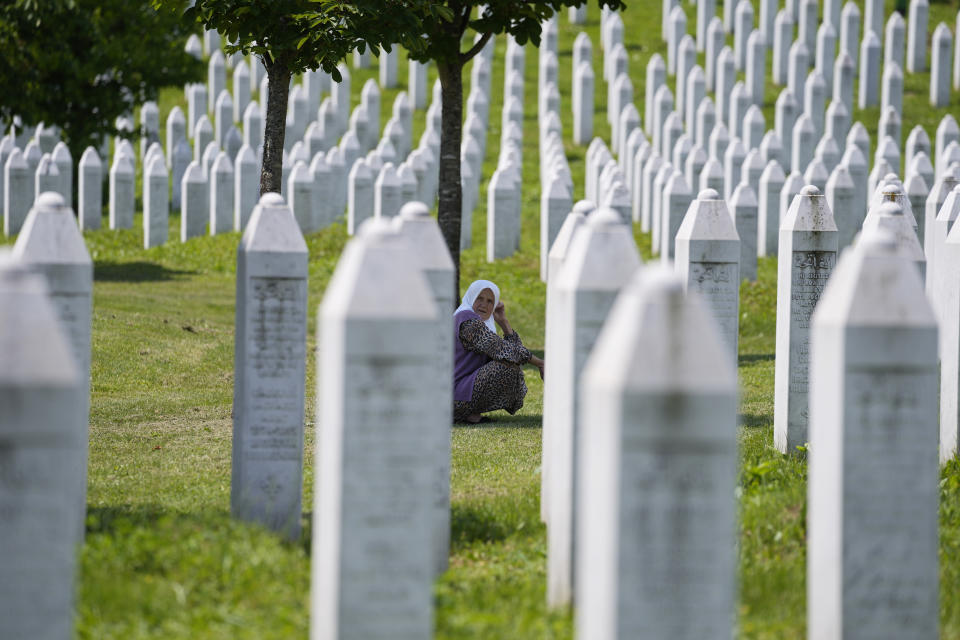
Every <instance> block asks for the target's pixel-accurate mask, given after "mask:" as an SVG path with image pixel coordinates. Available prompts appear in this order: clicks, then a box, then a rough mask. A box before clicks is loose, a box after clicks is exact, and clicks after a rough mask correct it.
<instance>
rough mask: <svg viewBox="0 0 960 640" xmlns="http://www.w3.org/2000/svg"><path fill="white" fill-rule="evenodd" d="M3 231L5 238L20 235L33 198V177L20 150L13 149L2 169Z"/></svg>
mask: <svg viewBox="0 0 960 640" xmlns="http://www.w3.org/2000/svg"><path fill="white" fill-rule="evenodd" d="M3 172H4V193H3V231H4V233H5V234H6V235H7V236H12V235H16V234H18V233H20V227H22V226H23V221H24V220H25V219H26V217H27V213H28V212H29V211H30V203H31V202H32V201H33V196H34V177H33V175H32V174H31V173H30V168H29V166H27V161H26V159H25V158H24V157H23V153H22V152H21V151H20V149H18V148H16V147H14V148H13V150H12V151H11V152H10V155H9V156H8V157H7V162H6V164H5V165H4V168H3Z"/></svg>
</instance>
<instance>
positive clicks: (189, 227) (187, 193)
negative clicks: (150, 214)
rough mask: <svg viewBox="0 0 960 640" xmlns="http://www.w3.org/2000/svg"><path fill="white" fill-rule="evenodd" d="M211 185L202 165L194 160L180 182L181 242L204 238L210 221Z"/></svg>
mask: <svg viewBox="0 0 960 640" xmlns="http://www.w3.org/2000/svg"><path fill="white" fill-rule="evenodd" d="M209 185H210V183H209V182H208V180H207V177H206V176H205V175H204V173H203V168H202V167H201V166H200V163H199V162H197V161H196V160H194V161H193V162H191V163H190V165H189V166H188V167H187V170H186V171H184V172H183V179H182V180H181V181H180V192H181V195H182V202H181V206H180V242H186V241H187V240H189V239H190V238H195V237H197V236H202V235H204V233H205V232H206V230H207V222H208V221H209V220H210V204H209V203H210V186H209Z"/></svg>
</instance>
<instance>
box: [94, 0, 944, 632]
mask: <svg viewBox="0 0 960 640" xmlns="http://www.w3.org/2000/svg"><path fill="white" fill-rule="evenodd" d="M629 5H630V7H629V9H628V11H626V12H625V13H624V14H623V18H624V21H625V24H626V28H625V33H626V41H627V42H626V43H627V48H628V54H629V72H630V75H631V77H632V80H633V84H634V100H635V102H636V103H637V104H638V105H642V96H643V91H644V83H645V65H646V63H647V61H648V60H649V57H650V56H651V55H652V54H653V53H654V52H659V53H661V55H664V56H665V54H666V51H665V50H666V45H665V44H664V43H663V42H662V41H661V39H660V33H659V28H660V21H659V15H660V2H659V1H656V0H644V1H643V2H630V3H629ZM683 7H684V9H685V10H686V11H687V14H688V19H689V31H690V32H691V33H692V32H694V29H695V20H696V18H695V11H694V10H693V6H692V5H689V4H687V3H684V4H683ZM892 8H893V4H892V2H887V11H890V10H892ZM955 10H956V6H955V5H946V4H940V3H934V4H933V5H932V7H931V10H930V13H931V17H930V32H931V33H932V31H933V28H934V27H935V26H936V24H937V23H938V22H939V21H941V20H944V21H947V22H948V23H949V24H951V26H952V25H953V20H952V18H951V16H950V14H951V12H954V11H955ZM721 12H722V7H718V15H722V14H721ZM757 15H759V13H758V14H757ZM589 17H590V20H589V22H588V24H587V25H585V27H584V28H585V29H586V31H587V32H588V33H589V34H590V36H591V39H592V41H593V47H594V49H593V64H594V67H595V70H596V77H597V78H598V84H597V91H596V112H595V125H594V131H595V133H596V135H598V136H603V137H605V138H609V126H608V125H607V122H606V100H605V98H606V86H605V84H604V83H603V82H602V81H601V80H600V79H601V78H602V74H601V73H600V64H601V61H602V52H601V50H600V40H599V12H598V11H597V9H596V7H595V6H594V7H591V9H590V14H589ZM559 24H560V39H559V62H560V73H559V81H560V93H561V96H562V97H563V102H562V109H563V118H564V121H565V131H564V134H565V141H566V151H567V155H568V158H569V161H570V167H571V171H572V173H573V178H574V181H575V183H576V185H577V193H576V194H575V197H577V198H580V197H582V188H583V187H582V185H583V172H584V166H583V158H584V153H585V148H584V147H578V146H575V145H574V144H573V143H572V141H571V139H570V136H571V135H572V129H571V125H570V114H569V108H570V104H569V96H570V95H571V87H570V84H571V73H570V71H571V69H570V66H571V56H572V43H573V38H574V37H575V35H576V33H577V32H578V30H579V28H574V27H572V26H571V25H569V24H568V23H567V19H566V15H565V14H564V15H563V16H562V17H561V18H560V20H559ZM505 44H506V43H505V39H504V38H502V37H501V38H498V39H497V41H496V52H497V55H496V57H495V62H494V65H493V69H492V78H491V87H492V89H493V91H492V95H491V104H490V113H491V117H490V123H489V130H488V139H487V155H486V161H485V163H484V169H483V175H484V179H485V180H486V179H489V177H490V176H491V175H492V173H493V171H494V168H495V166H496V157H497V154H498V152H499V137H500V110H501V107H502V87H503V80H504V75H503V54H504V50H505ZM701 63H702V59H701ZM401 69H402V71H401V75H400V77H401V78H402V79H403V80H404V81H405V78H406V75H405V67H404V66H401ZM536 73H537V51H536V50H535V49H533V48H532V47H528V49H527V55H526V77H527V81H528V84H527V91H526V95H525V98H526V104H525V123H524V141H523V150H524V158H523V159H524V163H523V184H524V185H525V186H526V188H525V190H524V193H523V219H522V239H521V251H520V252H519V253H518V254H517V255H515V256H513V257H511V258H508V259H506V260H502V261H499V262H498V263H496V264H487V263H486V255H485V237H486V235H485V234H486V215H485V209H486V207H485V203H486V191H485V189H486V184H485V182H484V183H483V186H482V187H481V192H480V199H479V204H478V208H477V210H476V212H475V213H474V216H473V238H474V246H473V248H472V249H469V250H467V251H466V252H465V253H464V254H463V262H462V264H463V271H462V278H461V290H462V289H463V288H464V287H465V286H466V284H468V283H469V282H470V281H471V280H473V279H475V278H479V277H484V278H489V279H491V280H494V281H495V282H497V283H498V284H499V285H500V287H501V290H502V291H503V299H504V301H505V303H506V305H507V307H508V311H509V314H510V317H511V321H512V324H513V325H514V326H515V327H516V328H517V330H518V331H519V332H520V334H521V335H522V336H523V338H524V341H525V342H526V343H527V344H528V345H529V346H530V347H532V348H533V349H535V350H542V348H543V324H544V322H543V317H544V286H543V284H542V283H541V282H540V280H539V277H538V271H539V253H538V252H539V246H538V229H539V195H540V194H539V189H538V187H537V185H538V182H539V180H538V168H537V163H538V148H537V146H538V145H537V131H538V128H537V109H536ZM351 74H352V95H353V99H354V103H356V102H357V101H358V100H359V95H360V91H361V88H362V86H363V83H364V81H365V80H367V79H369V78H375V77H376V68H375V67H374V68H371V69H368V70H354V69H351ZM230 75H231V74H228V86H229V85H230V83H231V82H232V79H231V77H230ZM435 77H436V73H435V69H434V68H433V67H431V69H430V80H431V82H432V80H433V79H434V78H435ZM464 80H465V85H466V90H469V74H465V78H464ZM670 81H671V83H672V79H671V80H670ZM928 82H929V76H928V74H919V75H913V74H907V76H906V87H905V95H904V107H905V117H904V122H903V132H904V135H906V134H907V133H908V132H909V130H910V128H911V127H912V126H913V125H914V124H917V123H920V124H923V125H924V126H925V127H926V129H927V131H928V133H929V134H930V135H931V138H932V137H933V134H934V131H935V128H936V123H937V122H938V121H939V119H940V117H942V115H943V114H944V113H945V112H946V111H947V110H945V109H941V110H934V109H931V108H929V107H928V106H927V87H928ZM777 92H778V88H775V87H774V86H773V84H772V82H771V81H770V80H769V79H768V83H767V104H766V105H765V106H764V115H765V117H766V119H767V123H768V124H772V123H773V103H774V100H775V98H776V95H777ZM396 94H397V90H386V91H383V92H382V96H381V124H385V123H386V121H387V119H388V118H389V117H390V109H391V106H392V103H393V99H394V97H395V96H396ZM957 98H958V97H957V96H956V95H954V100H955V101H956V100H957ZM464 99H465V100H466V94H465V96H464ZM214 100H215V96H212V97H211V103H212V102H213V101H214ZM175 104H179V105H180V106H181V108H183V109H184V111H185V112H186V104H185V101H184V98H183V93H182V91H179V90H176V89H170V90H165V91H163V92H162V93H161V96H160V100H159V105H160V116H161V138H163V137H164V135H165V128H164V127H163V126H162V125H163V123H164V122H165V119H166V116H167V114H168V113H169V111H170V109H171V108H172V107H173V106H174V105H175ZM951 109H952V110H953V111H954V112H956V107H952V108H951ZM641 112H642V109H641ZM877 116H878V112H877V110H876V109H874V110H867V111H864V112H855V113H854V119H855V120H857V119H859V120H862V121H863V122H864V124H866V125H867V128H868V130H870V131H871V133H872V134H875V131H876V119H877ZM423 117H424V113H423V112H422V111H418V112H416V113H415V119H414V122H415V131H414V138H413V139H414V143H415V144H416V141H417V140H418V139H419V136H420V133H421V132H422V130H423V126H424V123H423ZM874 145H875V143H874ZM138 180H139V175H138ZM138 185H139V182H138ZM139 195H140V191H139V187H138V207H139ZM140 229H141V219H140V217H139V215H138V216H137V218H136V221H135V226H134V230H131V231H121V232H112V231H108V230H101V231H97V232H87V233H86V234H85V238H86V240H87V244H88V247H89V249H90V252H91V255H92V256H93V259H94V261H95V279H96V282H95V287H94V324H93V332H94V333H93V365H92V366H93V369H92V376H93V385H92V394H93V397H92V405H91V419H90V442H91V448H90V469H89V494H88V512H89V517H88V523H87V524H88V527H87V541H86V545H85V546H84V548H83V550H82V555H81V566H80V573H79V578H78V603H77V635H78V637H80V638H96V639H100V638H125V639H126V638H160V637H163V638H223V637H230V638H257V639H261V638H262V639H268V638H289V637H303V636H304V635H305V634H306V632H307V629H308V626H309V562H310V558H309V554H310V545H309V540H310V521H309V518H308V517H307V515H306V514H305V516H304V522H303V523H304V532H303V535H302V537H301V539H300V540H299V541H297V542H295V543H284V542H281V541H280V540H279V539H278V538H277V537H276V536H274V535H272V534H270V533H268V532H266V531H264V530H261V529H259V528H257V527H254V526H249V525H244V524H240V523H237V522H233V521H232V520H231V519H230V518H229V488H230V437H231V419H230V411H231V402H232V393H233V379H232V377H233V376H232V371H233V321H234V308H233V307H234V287H235V283H234V268H235V260H236V245H237V242H238V240H239V234H236V233H229V234H223V235H220V236H217V237H212V238H211V237H203V238H195V239H192V240H191V241H190V242H188V243H186V244H181V243H180V242H179V241H178V238H179V233H178V229H179V218H178V216H176V215H173V216H171V219H170V230H171V234H170V238H171V240H170V242H169V243H168V244H167V245H165V246H163V247H157V248H154V249H150V250H144V249H142V235H141V231H140ZM636 237H637V241H638V244H639V246H640V248H641V253H642V254H643V255H644V257H645V259H649V258H650V242H649V238H648V237H647V236H642V235H641V234H640V233H639V231H637V232H636ZM346 240H347V237H346V232H345V228H344V225H343V224H342V223H340V224H336V225H334V226H333V227H331V228H329V229H327V230H325V231H323V232H320V233H317V234H313V235H311V236H310V237H308V238H307V242H308V246H309V250H310V279H309V300H308V304H309V309H310V313H309V314H308V318H309V323H310V326H309V327H308V333H307V336H308V347H309V350H308V353H311V354H312V353H313V352H314V349H315V338H314V335H315V317H316V314H315V310H316V308H317V305H318V304H319V302H320V300H321V299H322V295H323V291H324V289H325V287H326V284H327V282H328V281H329V278H330V276H331V274H332V273H333V270H334V268H335V265H336V261H337V258H338V256H339V253H340V250H341V249H342V247H343V245H344V243H345V242H346ZM775 285H776V262H775V260H773V259H762V260H761V261H760V267H759V279H758V281H757V282H756V283H745V284H744V285H743V286H742V288H741V323H740V332H741V333H740V366H739V373H740V384H741V403H740V419H741V423H742V426H741V427H740V429H739V435H738V437H739V442H740V458H741V463H740V475H739V488H738V492H737V495H738V500H739V519H740V537H739V542H740V544H739V549H738V551H739V554H740V573H739V585H740V586H739V588H740V598H739V605H738V629H739V631H738V637H740V638H750V639H767V638H769V639H777V640H781V639H800V638H804V637H805V636H806V627H805V617H806V616H805V608H806V591H805V503H806V502H805V500H806V485H805V481H806V470H807V466H806V462H805V461H804V459H803V457H802V456H792V457H785V456H782V455H780V454H779V453H778V452H777V451H776V450H774V449H773V447H772V421H773V366H774V360H773V358H774V338H775V308H776V286H775ZM547 358H549V354H547ZM529 371H530V375H528V376H527V382H528V386H529V389H530V391H529V394H528V396H527V399H526V403H525V405H524V408H523V409H522V410H521V411H520V412H519V413H518V414H517V415H516V416H508V415H506V414H504V413H500V414H496V415H495V416H494V417H495V419H496V421H495V423H494V424H493V425H491V426H484V427H461V426H458V427H454V429H453V465H452V527H453V532H452V549H451V560H450V569H449V570H448V571H447V572H446V573H445V574H444V575H443V576H442V577H440V578H439V579H438V581H437V584H436V590H435V603H436V636H437V637H438V638H444V639H446V638H450V639H452V638H484V639H490V638H510V639H521V638H531V639H533V638H571V637H572V624H571V622H572V617H571V613H570V612H569V611H554V612H550V611H548V610H547V608H546V605H545V559H546V541H545V529H544V526H543V525H542V524H541V523H540V521H539V486H540V484H539V482H540V476H539V467H540V418H541V413H542V383H541V382H540V380H539V378H538V377H537V376H536V375H535V374H533V372H532V370H529ZM314 385H315V363H314V358H313V357H310V358H308V361H307V381H306V393H307V416H306V425H307V429H306V434H307V435H306V445H307V446H306V455H305V474H304V505H305V506H306V510H309V508H310V505H311V504H312V488H313V444H314V442H313V434H314V429H313V420H314V418H313V416H314V395H315V389H314ZM942 478H943V480H942V484H941V486H942V492H941V496H942V499H941V527H940V547H941V637H942V638H944V639H958V638H960V602H958V599H957V597H956V594H957V593H960V464H958V463H957V462H956V461H954V462H953V463H951V464H950V465H948V466H947V467H946V468H945V469H943V471H942Z"/></svg>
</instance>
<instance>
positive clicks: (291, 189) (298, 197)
mask: <svg viewBox="0 0 960 640" xmlns="http://www.w3.org/2000/svg"><path fill="white" fill-rule="evenodd" d="M287 193H288V194H290V209H291V211H293V217H294V219H295V220H296V221H297V224H298V225H300V232H301V233H303V234H304V235H306V234H308V233H313V232H314V231H316V230H317V229H319V227H320V221H319V220H317V217H316V215H315V213H316V209H315V206H314V204H315V203H314V182H313V174H312V173H311V172H310V168H309V167H308V166H307V164H306V163H305V162H303V160H298V161H297V163H296V164H295V165H293V169H292V170H291V171H290V178H289V179H288V180H287Z"/></svg>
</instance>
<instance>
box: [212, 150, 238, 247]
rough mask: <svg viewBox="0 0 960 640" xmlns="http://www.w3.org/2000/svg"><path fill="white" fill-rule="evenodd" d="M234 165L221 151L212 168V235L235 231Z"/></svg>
mask: <svg viewBox="0 0 960 640" xmlns="http://www.w3.org/2000/svg"><path fill="white" fill-rule="evenodd" d="M233 174H234V172H233V163H232V162H231V161H230V157H229V156H228V155H227V154H226V153H224V152H223V151H221V152H220V153H218V154H217V157H216V159H215V160H214V161H213V166H211V167H210V173H209V181H210V235H212V236H215V235H217V234H218V233H227V232H229V231H232V230H233V181H234V175H233Z"/></svg>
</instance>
